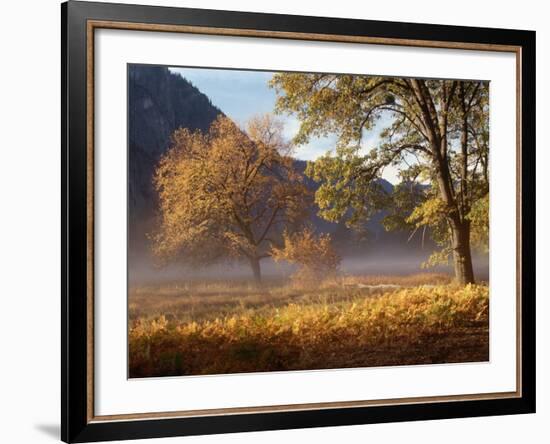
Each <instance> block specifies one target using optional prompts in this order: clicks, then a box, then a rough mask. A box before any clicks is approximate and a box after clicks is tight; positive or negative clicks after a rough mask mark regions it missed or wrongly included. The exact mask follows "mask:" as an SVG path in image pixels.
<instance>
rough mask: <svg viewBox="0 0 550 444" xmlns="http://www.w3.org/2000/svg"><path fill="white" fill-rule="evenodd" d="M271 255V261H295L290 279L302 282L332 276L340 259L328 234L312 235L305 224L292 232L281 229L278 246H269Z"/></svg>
mask: <svg viewBox="0 0 550 444" xmlns="http://www.w3.org/2000/svg"><path fill="white" fill-rule="evenodd" d="M271 256H272V257H273V259H275V261H286V262H289V263H291V264H296V265H298V270H297V271H296V272H295V273H294V274H293V276H292V279H293V281H294V282H295V283H297V284H306V285H311V283H313V282H317V283H321V282H322V281H323V280H324V279H327V278H331V277H333V276H335V274H336V272H337V271H338V266H339V265H340V260H341V258H340V256H339V255H338V254H337V253H336V251H335V250H334V248H333V246H332V239H331V236H330V234H328V233H324V234H320V235H316V234H315V233H314V232H313V230H312V229H311V228H309V227H308V228H305V229H304V230H303V231H300V232H297V233H294V234H289V233H288V232H285V233H284V234H283V246H282V248H277V247H273V249H272V253H271Z"/></svg>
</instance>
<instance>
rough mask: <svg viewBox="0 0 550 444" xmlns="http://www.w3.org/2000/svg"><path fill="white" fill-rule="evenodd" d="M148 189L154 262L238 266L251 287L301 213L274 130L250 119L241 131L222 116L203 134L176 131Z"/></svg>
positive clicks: (301, 200)
mask: <svg viewBox="0 0 550 444" xmlns="http://www.w3.org/2000/svg"><path fill="white" fill-rule="evenodd" d="M154 186H155V189H156V190H157V192H158V196H159V209H160V212H159V213H160V214H159V224H158V228H157V230H156V232H155V233H153V235H152V236H151V238H152V240H153V252H154V253H155V255H156V256H157V257H158V258H159V259H161V260H162V261H168V260H173V259H174V258H178V259H183V260H185V261H187V262H189V263H191V264H193V265H205V264H209V263H214V262H216V261H221V260H224V259H228V258H233V259H244V260H246V261H248V262H249V264H250V266H251V268H252V271H253V274H254V277H255V279H256V281H258V282H259V281H260V280H261V271H260V260H261V259H262V258H265V257H269V256H270V255H271V251H272V250H271V247H272V245H274V244H276V243H277V242H280V241H281V236H282V233H283V230H285V229H290V230H292V229H294V227H298V226H299V225H300V223H301V221H302V220H303V218H304V216H305V214H306V211H307V209H308V205H307V204H306V202H307V201H308V192H307V189H306V187H305V185H304V184H303V181H302V178H301V176H300V175H299V174H297V173H296V172H295V170H294V168H293V165H292V158H291V157H290V145H289V144H287V143H286V142H285V141H284V139H283V137H282V125H281V124H280V122H278V121H277V120H275V119H274V118H273V117H272V116H270V115H264V116H259V117H256V118H253V119H251V120H250V121H249V122H248V125H247V128H246V130H244V129H241V128H239V127H238V126H237V125H236V124H235V123H234V122H233V121H232V120H231V119H229V118H227V117H225V116H220V117H219V118H218V119H217V120H216V121H214V122H213V123H212V125H211V127H210V129H209V131H208V133H202V132H200V131H195V132H192V131H189V130H188V129H187V128H180V129H179V130H177V131H176V132H175V133H174V135H173V143H172V147H171V148H170V149H169V150H168V152H167V153H166V154H165V155H164V156H163V157H162V159H161V160H160V163H159V165H158V168H157V170H156V173H155V176H154Z"/></svg>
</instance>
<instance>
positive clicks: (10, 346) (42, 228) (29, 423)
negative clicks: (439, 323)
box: [0, 0, 550, 444]
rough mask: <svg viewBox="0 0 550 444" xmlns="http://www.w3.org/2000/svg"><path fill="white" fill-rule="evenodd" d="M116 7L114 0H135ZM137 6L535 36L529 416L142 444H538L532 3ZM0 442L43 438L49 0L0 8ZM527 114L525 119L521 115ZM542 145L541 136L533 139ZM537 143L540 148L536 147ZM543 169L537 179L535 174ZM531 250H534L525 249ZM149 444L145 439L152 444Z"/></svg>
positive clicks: (55, 241)
mask: <svg viewBox="0 0 550 444" xmlns="http://www.w3.org/2000/svg"><path fill="white" fill-rule="evenodd" d="M135 2H136V1H134V2H125V3H135ZM144 3H149V4H157V5H170V6H188V7H202V8H212V9H232V10H242V11H258V12H274V13H288V14H304V15H321V16H335V17H353V18H364V19H375V20H394V21H411V22H423V23H441V24H449V25H470V26H487V27H502V28H519V29H534V30H536V31H537V58H538V59H537V79H538V80H537V93H538V94H537V128H538V130H537V156H538V158H537V176H538V177H537V185H538V191H537V192H538V195H537V213H538V214H537V226H538V229H537V239H538V241H537V245H538V251H537V273H538V276H539V279H538V283H537V304H538V307H537V308H538V316H537V322H538V327H537V332H538V337H537V352H538V365H537V367H538V368H537V370H538V380H537V383H538V390H537V391H538V405H537V409H538V413H537V414H535V415H524V416H510V417H495V418H474V419H453V420H445V421H429V422H415V423H400V424H380V425H369V426H352V427H334V428H324V429H311V430H291V431H278V432H262V433H248V434H235V435H224V436H210V437H191V438H172V439H171V440H168V439H165V440H156V441H154V442H159V443H160V442H167V443H168V442H182V443H214V442H216V443H256V442H259V441H261V442H265V443H279V442H281V441H283V442H289V443H293V442H323V443H324V442H326V443H329V442H341V443H359V442H361V443H363V442H375V443H377V442H388V443H393V442H407V443H416V442H422V443H423V444H429V443H440V442H442V441H444V442H446V443H449V444H451V443H464V442H484V441H491V442H499V443H512V442H514V443H517V442H518V441H524V440H526V441H527V440H528V442H532V443H543V442H544V443H545V442H548V440H549V438H550V431H549V426H548V423H549V421H550V398H549V396H550V383H549V382H548V375H549V374H550V372H549V369H550V359H549V358H550V349H549V347H548V342H547V340H548V336H549V332H550V328H549V325H550V324H549V323H547V322H545V321H546V315H545V314H546V313H548V312H549V309H550V303H549V302H548V297H549V294H548V293H549V290H550V284H549V283H548V280H545V278H546V274H547V273H548V269H549V265H550V262H549V260H548V259H547V258H546V257H544V255H543V252H544V250H545V249H548V248H550V234H549V232H548V230H547V231H546V232H545V231H544V230H543V228H544V226H545V225H546V226H548V219H549V217H550V200H549V199H548V197H547V195H545V193H547V192H548V191H549V189H548V188H549V185H548V180H547V176H548V174H547V173H546V171H545V170H546V167H545V166H546V165H549V164H550V151H549V150H548V147H545V146H544V145H543V131H544V130H545V129H547V128H548V123H547V122H548V120H549V119H550V112H548V110H547V108H546V106H545V105H546V104H545V100H550V91H549V87H548V79H549V78H550V66H549V61H550V27H549V26H548V19H549V17H550V16H549V14H548V12H547V11H545V7H544V6H545V5H544V2H541V1H536V0H523V1H521V2H518V1H514V2H511V1H500V2H481V1H479V0H460V1H458V2H453V3H450V2H447V3H444V2H442V1H441V0H416V1H409V0H393V1H378V2H366V1H365V2H360V1H357V0H355V1H354V0H338V1H330V2H329V1H321V0H308V1H305V0H302V1H300V2H298V1H296V0H277V1H273V2H270V3H267V2H263V3H262V2H258V1H257V0H256V1H254V0H232V1H231V2H228V1H223V0H203V1H200V0H187V1H175V0H172V1H154V0H149V1H145V2H144ZM0 13H1V16H2V25H1V27H0V33H1V38H0V208H1V213H0V424H1V425H2V426H1V427H0V441H1V442H5V443H33V444H35V443H36V444H38V443H43V442H54V441H56V440H57V439H58V434H59V410H60V399H59V373H60V365H59V361H60V344H59V343H60V341H59V325H60V315H59V312H60V301H59V299H60V298H59V293H60V282H59V281H60V279H59V277H60V248H59V244H60V228H59V227H60V216H59V215H60V149H59V147H60V134H59V133H60V131H59V126H60V115H59V114H60V105H59V97H60V67H59V65H60V58H59V57H60V55H59V46H60V30H59V28H60V21H59V16H60V13H59V2H58V1H57V0H26V1H21V2H16V1H13V2H4V3H2V6H0ZM527 118H529V116H527ZM545 142H546V139H545ZM545 148H546V149H545ZM545 173H546V174H545ZM533 254H534V252H533ZM152 442H153V441H152Z"/></svg>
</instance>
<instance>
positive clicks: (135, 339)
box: [128, 273, 489, 378]
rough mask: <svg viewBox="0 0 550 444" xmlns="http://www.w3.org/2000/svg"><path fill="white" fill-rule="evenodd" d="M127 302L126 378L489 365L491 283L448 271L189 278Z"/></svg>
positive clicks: (135, 289) (143, 290)
mask: <svg viewBox="0 0 550 444" xmlns="http://www.w3.org/2000/svg"><path fill="white" fill-rule="evenodd" d="M128 297H129V301H128V302H129V313H128V316H129V319H128V328H129V332H128V336H129V376H130V377H131V378H140V377H155V376H177V375H201V374H227V373H241V372H265V371H285V370H312V369H328V368H350V367H372V366H387V365H414V364H437V363H453V362H481V361H487V360H488V359H489V320H488V319H489V316H488V313H489V290H488V286H487V284H486V283H479V284H468V285H465V286H464V285H455V284H454V283H453V282H452V280H451V277H450V276H448V275H446V274H437V273H421V274H415V275H408V276H359V275H355V276H344V277H338V278H334V279H330V280H328V281H326V282H323V283H322V284H316V285H311V284H310V285H296V283H294V284H292V283H288V281H283V280H277V279H273V280H266V281H265V282H264V283H263V284H262V286H261V287H259V286H257V285H255V284H254V283H250V282H248V281H245V280H238V279H235V280H218V281H216V280H211V281H208V282H205V281H202V282H201V281H193V280H188V281H182V282H173V283H165V284H158V285H134V286H130V291H129V296H128Z"/></svg>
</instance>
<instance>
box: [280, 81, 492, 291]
mask: <svg viewBox="0 0 550 444" xmlns="http://www.w3.org/2000/svg"><path fill="white" fill-rule="evenodd" d="M270 84H271V86H273V87H274V88H275V89H276V90H277V92H278V93H279V96H278V100H277V110H278V111H279V112H290V113H294V114H295V115H296V116H297V117H298V118H299V120H300V122H301V125H300V129H299V132H298V134H297V136H296V138H295V142H296V143H298V144H300V143H305V142H307V141H308V140H309V138H310V137H312V136H326V135H328V134H337V135H338V143H337V146H336V150H335V153H334V154H332V153H329V154H327V155H325V156H323V157H321V158H320V159H318V160H317V161H315V162H314V163H312V164H310V165H309V167H308V171H307V173H308V174H309V175H311V176H312V177H313V178H314V179H315V180H317V181H319V182H320V183H321V185H320V188H319V189H318V191H317V193H316V197H315V199H316V202H317V204H318V206H319V207H320V214H321V216H323V217H325V218H326V219H328V220H331V221H337V220H340V219H342V218H344V217H348V216H349V215H350V213H351V217H350V218H349V220H348V224H350V225H354V224H358V223H359V222H360V221H361V220H364V219H365V218H368V217H369V216H370V215H372V214H373V212H376V211H378V210H380V208H383V207H386V208H389V209H390V212H393V214H392V217H393V220H392V221H387V222H392V224H393V227H394V228H395V227H397V225H399V224H397V223H396V222H397V221H398V220H400V221H401V223H400V225H402V226H409V227H415V228H418V227H419V226H424V227H426V226H429V227H430V233H431V234H432V235H433V237H434V238H435V240H436V242H438V243H439V244H440V246H441V250H440V251H438V252H436V254H434V256H433V257H432V262H435V261H436V260H447V258H449V257H450V256H452V257H453V259H454V268H455V276H456V280H457V281H458V282H460V283H469V282H473V281H474V273H473V266H472V254H471V239H472V229H475V230H477V231H476V235H477V234H479V235H480V238H479V239H478V240H480V241H481V242H483V238H484V234H483V230H484V229H485V228H486V227H487V226H488V219H487V217H488V211H486V210H487V208H488V192H489V182H488V162H487V160H488V90H489V84H488V82H482V81H456V80H424V79H410V78H390V77H373V76H360V75H332V74H297V73H280V74H276V75H274V77H273V78H272V80H271V83H270ZM377 125H383V126H384V128H383V130H382V131H381V133H380V143H379V145H378V146H375V147H372V149H370V150H369V151H368V152H367V153H366V154H365V152H364V151H363V150H362V146H361V139H362V137H363V136H364V134H365V133H366V132H367V131H369V130H373V129H374V128H375V127H376V126H377ZM388 166H393V167H397V168H398V169H399V171H400V176H401V180H402V183H401V185H399V186H398V189H399V193H397V194H395V196H388V195H387V193H385V192H384V190H383V189H382V188H381V187H380V185H379V183H380V181H379V179H380V177H381V175H382V173H383V171H384V168H386V167H388ZM425 185H428V186H425ZM399 187H400V188H399ZM407 190H410V191H411V194H410V195H409V196H407V195H406V191H407ZM484 202H486V203H487V205H485V204H484ZM350 209H351V211H350ZM399 210H402V211H401V212H400V211H399ZM473 219H475V223H473ZM389 225H391V224H389ZM474 237H476V236H474ZM476 239H477V238H476Z"/></svg>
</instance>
